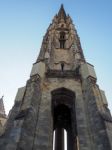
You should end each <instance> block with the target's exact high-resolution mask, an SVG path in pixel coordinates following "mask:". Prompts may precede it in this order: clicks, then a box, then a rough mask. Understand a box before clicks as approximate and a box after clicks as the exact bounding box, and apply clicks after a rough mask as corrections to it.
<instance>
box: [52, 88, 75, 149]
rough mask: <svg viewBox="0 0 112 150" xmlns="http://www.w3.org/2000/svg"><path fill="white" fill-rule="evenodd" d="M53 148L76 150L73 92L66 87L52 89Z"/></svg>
mask: <svg viewBox="0 0 112 150" xmlns="http://www.w3.org/2000/svg"><path fill="white" fill-rule="evenodd" d="M51 94H52V113H53V134H54V135H53V150H78V143H77V125H76V112H75V93H74V92H72V91H71V90H69V89H66V88H59V89H56V90H53V91H52V92H51Z"/></svg>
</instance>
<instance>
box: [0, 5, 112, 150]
mask: <svg viewBox="0 0 112 150" xmlns="http://www.w3.org/2000/svg"><path fill="white" fill-rule="evenodd" d="M65 135H66V136H65ZM65 138H66V140H64V139H65ZM65 141H66V142H65ZM65 146H66V147H67V150H112V117H111V114H110V111H109V109H108V104H107V100H106V97H105V93H104V91H102V90H101V89H100V88H99V86H98V85H97V77H96V73H95V70H94V66H93V65H92V64H90V63H88V62H87V61H86V60H85V58H84V54H83V50H82V47H81V43H80V39H79V36H78V34H77V31H76V29H75V26H74V24H73V22H72V19H71V17H70V16H69V15H67V14H66V12H65V10H64V8H63V5H62V6H61V8H60V10H59V12H58V14H56V15H55V17H54V18H53V21H52V23H51V24H50V26H49V27H48V29H47V32H46V34H45V36H44V38H43V41H42V46H41V49H40V54H39V56H38V58H37V60H36V62H35V63H34V64H33V67H32V71H31V74H30V79H29V80H28V81H27V83H26V86H25V87H22V88H19V89H18V93H17V96H16V99H15V104H14V106H13V108H12V110H11V112H10V114H9V119H8V121H7V123H6V126H5V131H4V133H3V134H2V136H1V137H0V150H65Z"/></svg>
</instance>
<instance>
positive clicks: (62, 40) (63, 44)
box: [59, 32, 66, 49]
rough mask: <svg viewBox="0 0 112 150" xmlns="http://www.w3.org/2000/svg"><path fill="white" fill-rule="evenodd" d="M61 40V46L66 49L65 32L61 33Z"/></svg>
mask: <svg viewBox="0 0 112 150" xmlns="http://www.w3.org/2000/svg"><path fill="white" fill-rule="evenodd" d="M59 41H60V48H61V49H64V48H65V41H66V39H65V32H61V33H60V39H59Z"/></svg>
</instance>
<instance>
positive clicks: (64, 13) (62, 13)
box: [58, 4, 66, 20]
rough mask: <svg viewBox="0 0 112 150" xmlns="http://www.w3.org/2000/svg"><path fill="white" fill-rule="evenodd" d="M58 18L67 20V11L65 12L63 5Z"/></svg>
mask: <svg viewBox="0 0 112 150" xmlns="http://www.w3.org/2000/svg"><path fill="white" fill-rule="evenodd" d="M58 17H59V18H60V19H64V20H65V18H66V12H65V10H64V6H63V4H61V8H60V10H59V12H58Z"/></svg>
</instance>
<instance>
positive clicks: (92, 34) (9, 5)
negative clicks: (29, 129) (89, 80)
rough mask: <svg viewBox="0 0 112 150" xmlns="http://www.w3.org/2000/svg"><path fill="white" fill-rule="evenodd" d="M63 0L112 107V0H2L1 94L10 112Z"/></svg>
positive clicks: (0, 29)
mask: <svg viewBox="0 0 112 150" xmlns="http://www.w3.org/2000/svg"><path fill="white" fill-rule="evenodd" d="M61 3H63V4H64V7H65V10H66V12H67V13H69V14H70V16H71V17H72V19H73V21H74V24H75V26H76V29H77V31H78V34H79V36H80V39H81V44H82V48H83V50H84V55H85V58H86V60H87V61H88V62H89V63H91V64H93V65H94V66H95V70H96V74H97V77H98V84H99V86H100V88H101V89H103V90H105V92H106V96H107V99H108V102H109V107H110V109H111V110H112V0H83V1H82V0H56V1H54V0H0V97H1V96H2V95H4V103H5V108H6V112H7V113H8V111H9V110H10V109H11V107H12V105H13V103H14V99H15V96H16V93H17V89H18V88H19V87H22V86H24V85H25V84H26V81H27V80H28V78H29V75H30V71H31V68H32V64H33V63H34V62H35V60H36V58H37V56H38V52H39V50H40V46H41V42H42V38H43V36H44V34H45V32H46V29H47V27H48V26H49V24H50V22H51V20H52V18H53V16H54V15H55V14H56V13H57V12H58V10H59V8H60V5H61Z"/></svg>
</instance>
